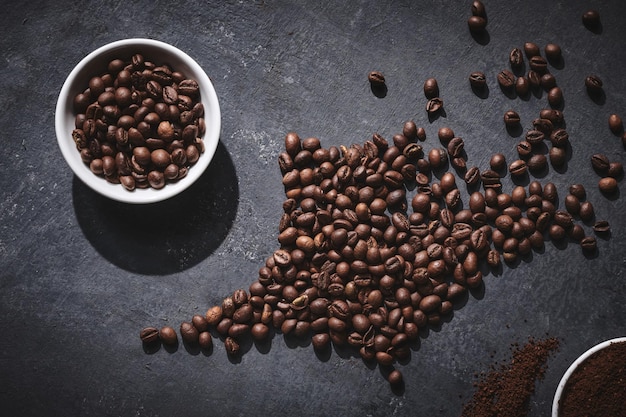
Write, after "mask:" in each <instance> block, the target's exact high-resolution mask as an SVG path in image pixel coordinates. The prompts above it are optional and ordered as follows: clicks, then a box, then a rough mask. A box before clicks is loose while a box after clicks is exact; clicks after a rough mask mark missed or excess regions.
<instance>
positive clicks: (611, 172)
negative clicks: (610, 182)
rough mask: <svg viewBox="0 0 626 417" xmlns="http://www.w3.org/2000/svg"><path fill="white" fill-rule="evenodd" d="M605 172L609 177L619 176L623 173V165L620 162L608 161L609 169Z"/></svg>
mask: <svg viewBox="0 0 626 417" xmlns="http://www.w3.org/2000/svg"><path fill="white" fill-rule="evenodd" d="M606 174H607V175H608V176H609V177H613V178H616V179H617V178H621V177H622V176H623V175H624V166H623V165H622V163H621V162H611V163H609V169H608V170H607V172H606Z"/></svg>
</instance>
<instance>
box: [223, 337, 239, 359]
mask: <svg viewBox="0 0 626 417" xmlns="http://www.w3.org/2000/svg"><path fill="white" fill-rule="evenodd" d="M224 347H225V348H226V353H227V354H228V355H229V356H235V355H237V354H238V353H239V349H240V347H239V343H237V341H236V340H235V339H234V338H232V337H230V336H229V337H227V338H226V339H225V340H224Z"/></svg>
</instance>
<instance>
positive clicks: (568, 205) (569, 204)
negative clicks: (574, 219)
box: [564, 194, 580, 215]
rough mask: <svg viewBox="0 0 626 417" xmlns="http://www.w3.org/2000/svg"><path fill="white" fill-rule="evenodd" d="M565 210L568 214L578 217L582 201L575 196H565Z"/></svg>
mask: <svg viewBox="0 0 626 417" xmlns="http://www.w3.org/2000/svg"><path fill="white" fill-rule="evenodd" d="M564 204H565V209H566V210H567V211H568V213H570V214H573V215H577V214H578V213H580V200H579V199H578V197H576V196H575V195H573V194H568V195H566V196H565V201H564Z"/></svg>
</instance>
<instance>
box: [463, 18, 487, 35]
mask: <svg viewBox="0 0 626 417" xmlns="http://www.w3.org/2000/svg"><path fill="white" fill-rule="evenodd" d="M467 25H468V26H469V30H470V32H474V33H480V32H483V31H484V30H485V29H486V28H487V19H485V18H484V17H481V16H470V17H469V19H467Z"/></svg>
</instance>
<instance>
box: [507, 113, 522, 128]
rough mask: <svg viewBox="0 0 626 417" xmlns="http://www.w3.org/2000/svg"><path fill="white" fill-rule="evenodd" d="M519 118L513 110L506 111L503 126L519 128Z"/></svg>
mask: <svg viewBox="0 0 626 417" xmlns="http://www.w3.org/2000/svg"><path fill="white" fill-rule="evenodd" d="M519 123H520V117H519V114H518V113H517V112H516V111H514V110H508V111H506V112H505V113H504V124H505V125H506V126H507V127H516V126H519Z"/></svg>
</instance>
